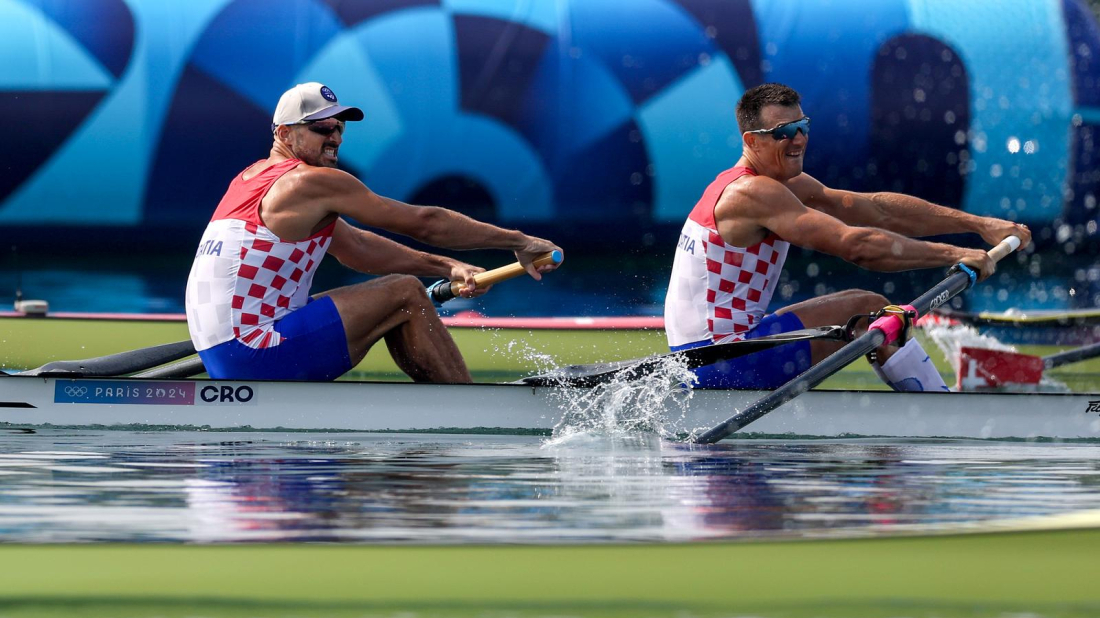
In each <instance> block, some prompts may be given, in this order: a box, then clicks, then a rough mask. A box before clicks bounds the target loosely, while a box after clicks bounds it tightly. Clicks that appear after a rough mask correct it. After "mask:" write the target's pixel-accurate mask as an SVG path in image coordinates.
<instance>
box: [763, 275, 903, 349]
mask: <svg viewBox="0 0 1100 618" xmlns="http://www.w3.org/2000/svg"><path fill="white" fill-rule="evenodd" d="M889 304H890V301H888V300H886V297H885V296H882V295H881V294H875V293H874V292H867V291H865V290H845V291H843V292H836V293H833V294H826V295H825V296H819V297H817V298H812V299H810V300H807V301H803V302H800V303H796V304H794V305H790V306H788V307H784V308H783V309H780V310H779V311H777V312H776V313H777V314H783V313H791V312H794V314H795V315H797V316H798V319H799V320H801V321H802V325H803V326H805V327H806V328H813V327H815V326H830V325H833V324H838V325H840V326H843V325H845V324H847V323H848V319H849V318H851V317H852V316H853V315H857V314H868V313H874V312H876V311H878V310H879V309H882V308H883V307H885V306H887V305H889ZM861 327H862V328H863V329H866V327H867V325H866V323H862V324H861ZM858 334H859V333H857V335H858ZM843 345H844V344H843V343H841V342H838V341H821V340H814V341H811V342H810V356H811V362H813V364H815V365H816V364H817V363H819V362H821V361H822V360H824V359H825V357H827V356H829V355H830V354H832V353H833V352H836V351H837V350H839V349H840V348H841V347H842V346H843ZM894 350H895V348H892V347H890V346H882V347H880V348H879V349H878V358H879V362H886V359H888V358H890V355H891V354H893V353H894Z"/></svg>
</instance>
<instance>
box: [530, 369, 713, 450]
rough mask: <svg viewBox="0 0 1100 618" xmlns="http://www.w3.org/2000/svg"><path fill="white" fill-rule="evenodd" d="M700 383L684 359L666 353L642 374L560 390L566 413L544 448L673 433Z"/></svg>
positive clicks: (558, 395) (557, 395)
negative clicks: (586, 386)
mask: <svg viewBox="0 0 1100 618" xmlns="http://www.w3.org/2000/svg"><path fill="white" fill-rule="evenodd" d="M696 381H697V378H696V377H695V374H694V373H692V371H691V370H690V369H688V366H687V363H686V362H685V361H684V360H683V359H681V358H677V357H666V358H663V359H661V360H660V361H658V362H657V363H655V365H654V368H653V371H652V372H650V373H648V374H646V375H644V376H642V377H640V378H635V379H632V380H628V379H626V378H625V377H623V376H622V375H621V374H620V375H619V376H613V377H612V378H611V380H609V381H608V382H606V383H603V384H599V385H596V386H594V387H591V388H567V387H560V388H556V389H555V390H554V394H553V397H554V398H555V399H556V400H557V401H556V403H557V406H558V408H559V409H560V410H561V411H562V417H561V420H559V421H558V423H557V425H555V426H554V431H553V435H552V437H551V438H550V439H548V440H547V441H546V442H545V443H544V446H546V447H555V446H565V445H570V444H582V443H585V442H591V441H593V440H596V441H597V442H600V441H605V440H607V439H609V438H610V439H616V438H623V437H628V436H631V435H636V434H653V435H656V436H659V437H672V436H674V435H675V434H676V432H677V431H678V427H677V423H678V422H679V421H682V420H683V419H684V418H685V417H686V414H687V406H688V403H689V402H690V401H691V398H692V395H693V394H694V392H693V391H692V389H691V387H692V385H694V384H695V383H696Z"/></svg>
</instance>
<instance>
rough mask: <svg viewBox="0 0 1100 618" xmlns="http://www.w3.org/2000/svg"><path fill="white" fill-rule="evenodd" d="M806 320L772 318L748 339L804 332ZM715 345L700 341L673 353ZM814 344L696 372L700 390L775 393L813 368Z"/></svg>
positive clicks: (766, 352) (790, 315)
mask: <svg viewBox="0 0 1100 618" xmlns="http://www.w3.org/2000/svg"><path fill="white" fill-rule="evenodd" d="M802 328H804V327H803V326H802V320H799V319H798V316H797V315H795V314H793V313H784V314H783V315H776V314H774V313H773V314H770V315H766V316H764V319H763V320H760V324H759V325H757V327H756V328H754V329H752V330H751V331H749V333H748V334H747V335H746V336H745V339H756V338H757V337H764V336H766V335H778V334H779V333H786V332H790V331H792V330H800V329H802ZM705 345H713V343H712V342H711V341H710V340H703V341H696V342H695V343H687V344H684V345H680V346H674V347H673V348H672V351H674V352H675V351H676V350H686V349H689V348H699V347H702V346H705ZM811 364H812V362H811V357H810V342H809V341H797V342H794V343H788V344H784V345H781V346H777V347H774V348H771V349H770V350H762V351H760V352H754V353H753V354H749V355H747V356H741V357H739V358H733V359H730V360H728V361H719V362H717V363H714V364H713V365H707V366H706V367H700V368H698V369H696V370H695V375H696V376H698V377H699V382H698V384H696V386H699V387H702V388H734V389H737V388H740V389H753V388H766V389H774V388H778V387H780V386H782V385H784V384H786V383H787V382H788V381H789V380H790V379H791V378H793V377H795V376H796V375H798V374H800V373H802V372H803V371H806V370H807V369H809V368H810V365H811Z"/></svg>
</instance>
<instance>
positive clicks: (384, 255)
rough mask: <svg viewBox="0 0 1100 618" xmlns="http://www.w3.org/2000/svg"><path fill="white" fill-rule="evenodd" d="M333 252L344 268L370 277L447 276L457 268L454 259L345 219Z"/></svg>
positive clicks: (338, 224)
mask: <svg viewBox="0 0 1100 618" xmlns="http://www.w3.org/2000/svg"><path fill="white" fill-rule="evenodd" d="M329 253H331V254H332V255H333V256H334V257H335V258H336V259H337V260H340V263H341V264H343V265H344V266H347V267H348V268H350V269H352V270H356V271H358V272H361V273H365V274H368V275H385V274H403V275H415V276H417V277H447V276H450V274H451V269H452V268H453V266H454V260H451V259H448V258H445V257H443V256H439V255H432V254H430V253H425V252H423V251H416V250H415V249H410V248H409V247H406V246H405V245H402V244H401V243H396V242H394V241H392V240H390V239H388V238H385V237H384V236H379V235H378V234H373V233H371V232H368V231H366V230H361V229H357V228H355V227H352V226H351V225H350V224H349V223H348V222H346V221H344V220H343V219H340V220H338V221H337V222H336V229H334V230H333V232H332V245H331V246H330V247H329Z"/></svg>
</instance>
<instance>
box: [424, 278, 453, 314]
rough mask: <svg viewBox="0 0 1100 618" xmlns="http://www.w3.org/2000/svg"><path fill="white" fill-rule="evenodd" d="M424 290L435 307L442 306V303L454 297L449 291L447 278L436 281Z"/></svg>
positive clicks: (449, 285)
mask: <svg viewBox="0 0 1100 618" xmlns="http://www.w3.org/2000/svg"><path fill="white" fill-rule="evenodd" d="M424 291H425V292H427V293H428V299H430V300H431V301H432V304H433V305H435V306H436V308H437V309H438V308H440V307H442V306H443V303H445V302H447V301H449V300H451V299H452V298H454V297H455V295H454V294H453V293H452V292H451V282H450V281H448V280H447V279H440V280H439V281H436V282H435V283H433V284H431V285H429V286H428V288H427V289H426V290H424Z"/></svg>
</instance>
